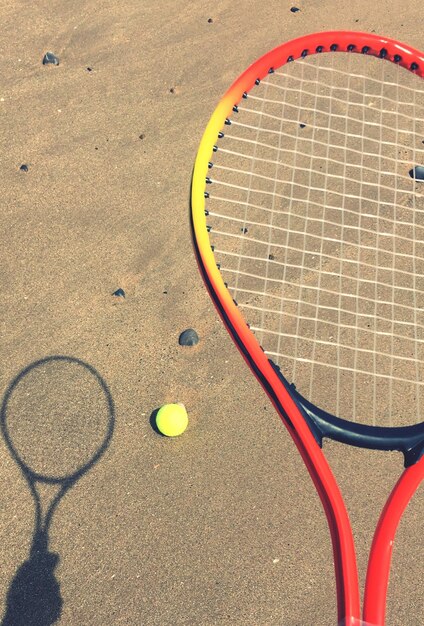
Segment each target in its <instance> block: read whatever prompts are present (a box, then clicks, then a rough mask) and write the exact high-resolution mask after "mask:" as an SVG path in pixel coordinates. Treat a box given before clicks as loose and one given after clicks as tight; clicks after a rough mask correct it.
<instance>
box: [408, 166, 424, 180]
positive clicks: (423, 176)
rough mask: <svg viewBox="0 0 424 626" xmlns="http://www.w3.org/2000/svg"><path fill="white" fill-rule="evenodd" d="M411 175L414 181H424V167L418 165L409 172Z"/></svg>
mask: <svg viewBox="0 0 424 626" xmlns="http://www.w3.org/2000/svg"><path fill="white" fill-rule="evenodd" d="M409 175H410V177H411V178H413V179H414V180H424V166H422V165H416V166H415V167H414V168H413V169H412V170H409Z"/></svg>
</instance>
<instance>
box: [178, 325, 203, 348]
mask: <svg viewBox="0 0 424 626" xmlns="http://www.w3.org/2000/svg"><path fill="white" fill-rule="evenodd" d="M178 343H179V344H180V346H195V345H196V344H198V343H199V335H198V334H197V333H196V331H195V330H194V329H193V328H187V330H184V331H183V332H182V333H181V335H180V338H179V339H178Z"/></svg>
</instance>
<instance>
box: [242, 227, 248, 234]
mask: <svg viewBox="0 0 424 626" xmlns="http://www.w3.org/2000/svg"><path fill="white" fill-rule="evenodd" d="M240 230H241V232H242V233H243V234H244V235H245V234H246V233H247V232H248V231H247V228H240Z"/></svg>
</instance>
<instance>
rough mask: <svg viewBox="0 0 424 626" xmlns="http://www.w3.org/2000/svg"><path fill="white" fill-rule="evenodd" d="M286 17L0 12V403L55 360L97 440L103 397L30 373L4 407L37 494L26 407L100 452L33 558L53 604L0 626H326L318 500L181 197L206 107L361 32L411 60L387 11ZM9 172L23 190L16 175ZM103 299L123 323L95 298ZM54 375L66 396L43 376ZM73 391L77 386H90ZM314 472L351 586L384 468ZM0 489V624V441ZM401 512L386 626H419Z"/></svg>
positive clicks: (400, 11) (17, 555) (419, 557)
mask: <svg viewBox="0 0 424 626" xmlns="http://www.w3.org/2000/svg"><path fill="white" fill-rule="evenodd" d="M291 6H292V4H291V3H290V2H286V1H285V0H278V1H276V0H269V1H268V2H258V1H256V2H255V1H253V0H249V1H244V2H239V3H233V2H230V1H229V0H219V1H218V2H214V3H206V2H199V1H197V2H196V1H194V2H185V3H181V2H176V1H175V0H157V1H156V2H153V1H149V0H143V1H142V2H140V1H135V0H123V1H122V2H120V3H117V2H115V3H112V2H109V1H105V2H100V3H98V2H93V1H92V0H87V1H86V2H82V1H81V0H75V1H74V2H65V1H64V0H55V1H51V2H45V1H44V0H40V1H39V2H36V3H22V2H19V1H17V0H16V1H8V0H3V2H2V3H1V5H0V18H1V24H2V36H1V38H0V48H1V75H2V79H1V86H0V115H1V118H0V137H1V153H2V157H1V170H0V171H1V175H0V188H1V198H2V202H1V205H2V207H1V212H0V222H1V226H0V228H1V233H2V243H1V248H0V264H1V272H0V285H1V296H2V312H1V314H0V324H1V326H0V328H1V343H0V357H1V363H2V367H1V370H0V389H1V393H2V394H4V393H6V391H7V389H8V386H9V385H10V383H11V381H12V380H13V379H14V377H15V376H17V375H18V374H19V373H20V372H22V371H23V370H24V369H25V368H26V367H27V366H29V365H30V364H31V363H33V362H34V361H36V360H38V359H43V358H46V357H48V356H49V355H50V356H51V355H67V356H69V357H73V358H77V359H81V360H82V361H83V362H84V363H86V364H88V365H89V366H90V367H92V368H94V369H95V372H98V373H99V374H100V376H101V377H102V380H103V381H104V383H105V385H107V388H108V389H109V391H110V394H111V397H112V398H113V403H114V414H113V416H114V418H115V419H114V422H113V423H112V421H111V416H112V412H111V405H108V404H107V402H106V400H105V398H107V390H105V389H106V388H105V387H102V383H101V381H100V383H99V379H96V378H95V374H93V371H90V370H88V369H87V368H86V367H85V366H83V365H80V366H79V368H80V369H78V368H77V369H75V368H74V369H72V367H71V365H72V363H71V362H69V361H59V360H54V361H50V362H49V363H48V364H46V367H45V368H44V369H43V368H32V369H31V370H30V371H29V372H27V373H26V374H25V376H23V377H22V378H21V379H20V381H19V382H18V383H17V384H16V386H15V387H14V392H15V393H14V395H13V394H12V396H11V401H10V403H11V404H10V406H12V408H13V410H15V412H16V415H19V411H21V412H23V413H25V416H27V417H28V415H34V416H35V417H36V418H37V419H36V420H35V421H34V422H32V424H34V423H36V424H38V425H39V426H40V429H37V428H34V429H33V432H31V427H30V426H28V423H27V425H26V430H25V429H24V431H23V434H22V437H23V438H24V435H25V434H26V437H27V445H28V450H29V452H28V454H29V457H28V458H30V460H31V462H39V464H40V467H41V469H40V470H39V471H40V472H43V470H44V468H43V463H48V461H50V460H51V458H52V452H51V451H50V452H49V454H50V456H49V455H48V458H47V459H46V450H47V448H46V446H45V441H46V440H45V431H44V430H43V427H44V426H45V422H44V417H45V415H46V411H48V409H47V408H46V407H50V409H52V407H54V406H55V405H56V404H57V402H59V400H58V398H59V397H60V402H61V406H62V408H63V410H67V409H68V408H69V407H77V408H78V410H79V413H80V414H81V413H82V414H85V412H86V414H87V415H94V414H96V415H98V412H97V409H96V408H95V407H97V406H99V407H101V409H102V410H103V415H104V422H103V423H100V422H101V420H100V421H99V429H100V430H101V429H102V428H103V430H101V433H100V435H99V433H97V434H96V433H94V435H95V437H94V439H95V446H94V448H93V449H94V452H95V451H96V449H98V448H99V447H100V446H101V442H102V441H103V440H104V438H107V437H108V436H111V439H110V441H109V442H108V443H109V444H110V445H109V446H108V449H107V450H106V451H105V453H104V454H103V456H101V458H99V460H98V462H97V463H95V464H93V467H91V469H90V471H87V472H86V473H84V475H83V476H81V477H80V480H79V481H78V482H76V483H75V484H74V485H69V486H70V489H69V491H68V493H67V494H66V496H65V497H64V498H62V499H61V501H60V502H59V503H58V506H57V508H56V510H55V511H54V515H53V516H52V520H51V525H50V528H49V531H50V532H49V539H50V544H49V547H50V550H51V551H53V552H55V553H57V554H58V555H59V562H58V566H57V569H56V570H55V574H56V579H57V581H58V582H59V583H60V591H58V589H57V587H55V583H54V579H52V578H51V577H50V578H47V582H46V584H45V589H47V588H48V589H50V591H49V593H50V602H51V611H50V616H47V617H46V616H44V617H43V618H40V619H39V621H35V618H34V615H36V609H34V611H33V613H32V615H33V617H32V618H29V617H28V618H26V619H25V620H21V621H19V620H18V618H17V617H16V616H17V614H18V613H17V610H15V612H14V613H13V611H12V613H13V614H14V616H15V617H14V618H10V620H9V622H7V623H8V624H9V625H10V624H15V625H17V624H24V623H25V624H26V625H27V626H31V625H33V626H35V624H42V625H43V626H46V625H47V624H51V623H54V622H55V620H56V618H57V615H58V614H59V613H61V615H60V619H59V621H57V622H55V623H60V624H61V625H63V626H71V625H72V626H83V625H84V626H100V625H102V626H115V625H124V624H125V625H130V626H138V625H146V626H167V625H171V624H172V625H181V626H182V625H199V626H200V625H202V626H212V625H226V626H227V625H228V626H229V625H232V626H244V625H246V626H255V625H257V626H265V625H267V626H277V625H290V626H324V625H331V624H333V625H334V624H335V622H336V618H335V599H334V598H335V588H334V577H333V565H332V555H331V546H330V541H329V534H328V531H327V527H326V522H325V518H324V516H323V513H322V510H321V505H320V503H319V500H318V497H317V496H316V494H315V491H314V488H313V486H312V483H311V481H310V479H309V476H308V475H307V473H306V471H305V469H304V467H303V465H302V462H301V461H300V459H299V457H298V454H297V452H296V450H295V448H294V446H293V444H292V442H291V440H290V438H289V437H288V435H287V433H286V432H285V430H284V427H283V426H282V424H281V423H280V421H279V419H278V418H277V416H276V415H275V412H274V410H273V408H272V407H271V406H270V404H269V402H268V400H267V398H266V397H265V394H264V393H263V391H262V390H261V388H260V387H259V385H258V384H256V383H254V382H253V379H252V377H251V375H250V373H249V372H248V370H247V368H246V366H245V365H244V363H243V362H242V359H241V357H240V355H239V353H238V351H237V350H236V348H235V347H234V346H233V345H232V343H231V340H230V339H229V337H228V336H227V334H226V331H225V329H224V328H223V326H222V324H221V322H220V321H219V319H218V317H217V315H216V312H215V310H214V308H213V306H212V304H211V303H210V301H209V297H208V295H207V293H206V291H205V289H204V287H203V284H202V281H201V278H200V275H199V273H198V270H197V266H196V262H195V258H194V254H193V251H192V244H191V235H190V227H189V205H188V197H189V186H190V176H191V169H192V166H193V161H194V157H195V154H196V149H197V146H198V142H199V140H200V137H201V134H202V132H203V128H204V126H205V124H206V122H207V120H208V118H209V115H210V114H211V112H212V110H213V108H214V106H215V105H216V103H217V102H218V101H219V99H220V97H221V95H222V94H223V93H224V91H225V90H226V88H227V87H228V86H229V84H230V83H231V82H232V80H233V79H234V78H236V77H237V75H238V74H239V73H240V72H241V71H242V70H243V69H244V68H245V67H246V66H247V65H248V64H249V63H250V62H252V61H253V60H254V59H256V58H257V57H258V56H260V55H261V54H263V53H264V52H266V51H267V50H268V49H270V48H272V47H274V46H276V45H277V44H279V43H281V42H282V41H285V40H288V39H291V38H293V37H295V36H298V35H301V34H304V33H307V32H312V31H317V30H327V29H351V30H353V29H360V30H365V31H374V30H375V31H376V32H380V33H382V34H386V35H389V36H393V37H397V38H399V39H400V40H404V41H406V42H408V43H410V44H411V45H414V46H416V47H418V48H419V47H422V38H421V35H422V28H421V26H422V20H421V17H420V16H421V12H420V7H419V6H418V4H417V3H416V1H415V0H414V1H412V0H407V1H405V2H403V3H402V5H399V4H398V3H396V10H395V9H394V6H395V5H394V4H393V3H392V2H389V1H378V2H374V3H369V2H364V1H363V0H362V1H359V0H353V1H351V2H337V1H335V0H321V1H320V2H313V1H312V0H311V1H308V0H302V1H301V2H299V3H298V5H297V6H299V7H300V9H301V10H300V11H299V12H297V13H292V12H290V7H291ZM209 18H212V22H210V21H208V20H209ZM47 50H51V51H52V52H54V53H55V54H57V55H58V57H59V58H60V65H59V66H58V67H53V66H47V67H43V65H42V64H41V59H42V57H43V55H44V53H45V52H46V51H47ZM88 68H90V70H88ZM24 163H25V164H27V165H28V168H29V169H28V172H26V173H24V172H22V171H20V170H19V168H20V165H21V164H24ZM118 288H121V289H124V290H125V293H126V297H125V299H123V298H116V297H114V296H112V295H111V294H112V292H114V291H115V290H116V289H118ZM187 327H194V328H195V329H196V330H197V331H198V333H199V335H200V338H201V340H200V343H199V345H198V346H197V347H195V348H181V347H180V346H179V345H178V336H179V333H180V332H181V331H182V330H184V329H185V328H187ZM66 364H67V365H68V366H69V371H66V367H65V369H64V370H62V374H63V377H64V378H65V379H66V380H67V384H65V382H66V381H65V382H63V380H62V381H61V374H60V371H61V370H60V367H59V366H60V365H65V366H66ZM55 365H57V368H59V369H58V372H56V374H54V372H53V370H55ZM74 365H75V367H76V364H75V363H74ZM71 370H72V372H71ZM46 372H47V374H48V372H50V373H51V377H50V378H49V379H48V380H49V384H47V383H46V378H45V377H46V376H47V374H46ZM87 376H88V378H89V377H90V376H94V380H95V383H93V384H92V385H91V386H90V383H89V382H87ZM43 377H44V378H43ZM69 377H70V380H71V381H72V384H70V383H69ZM52 381H53V382H52ZM99 384H100V386H99ZM96 385H97V386H96ZM9 390H10V387H9ZM17 390H19V393H18V391H17ZM83 392H84V393H83ZM84 394H85V395H84ZM102 394H103V395H102ZM105 394H106V395H105ZM12 400H13V402H12ZM172 400H175V401H181V402H184V403H185V404H186V406H187V408H188V410H189V413H190V418H191V421H190V427H189V429H188V431H187V433H186V434H185V435H184V436H183V437H181V438H180V439H178V440H169V439H165V438H162V437H160V436H159V435H158V434H157V433H156V432H155V431H154V430H153V429H152V427H151V424H150V416H151V413H152V412H153V411H154V410H155V409H156V408H157V407H158V406H160V405H161V404H163V403H164V402H166V401H172ZM96 403H100V404H98V405H97V404H96ZM93 407H94V408H93ZM100 412H101V411H100ZM112 426H113V429H112ZM108 429H109V430H108ZM91 435H93V433H84V436H83V437H82V439H80V440H79V442H78V436H81V433H77V432H75V433H74V432H73V431H72V429H71V428H70V429H69V431H68V432H67V435H66V436H67V439H66V441H65V442H64V441H63V439H62V440H60V437H59V439H58V440H57V442H56V443H57V445H62V446H63V448H64V454H63V456H62V457H61V459H62V460H63V463H64V466H66V471H67V472H68V473H69V472H70V471H71V470H70V469H69V468H68V466H67V461H68V460H69V462H71V461H72V462H76V460H75V459H74V458H73V457H72V454H71V457H72V458H70V459H69V458H68V456H67V454H68V453H69V454H70V452H69V451H70V450H73V451H74V452H75V449H76V450H78V451H81V454H82V455H83V456H84V455H86V457H84V458H85V461H84V462H86V461H87V459H88V458H89V456H90V453H89V450H88V448H87V446H85V445H83V443H84V442H85V441H86V439H85V438H86V437H89V436H91ZM96 437H97V439H96ZM28 440H29V444H28ZM19 445H20V446H24V441H23V440H22V441H21V442H20V444H19ZM96 446H97V448H96ZM86 448H87V449H86ZM19 449H20V450H23V447H22V448H19ZM34 450H38V453H37V452H34ZM326 452H327V454H328V457H329V459H330V462H331V464H332V466H333V467H334V470H335V473H336V476H337V477H338V479H339V482H340V484H341V487H342V490H343V493H344V494H345V497H346V500H347V502H348V508H349V512H350V514H351V517H352V522H353V525H354V528H355V536H356V540H357V547H358V556H359V564H360V573H361V579H362V581H363V575H364V568H365V564H366V557H367V551H368V548H369V543H370V537H371V534H372V532H373V529H374V526H375V523H376V520H377V517H378V515H379V511H380V508H381V506H382V505H383V503H384V501H385V498H386V496H387V494H388V491H389V489H390V488H391V486H392V484H393V482H394V480H395V479H396V478H397V475H398V473H399V471H400V469H401V459H400V457H399V456H398V455H397V454H395V455H385V454H381V453H368V452H365V451H359V450H353V449H348V450H346V449H345V448H343V447H341V446H337V445H336V444H334V445H333V444H326ZM31 454H32V455H33V456H31ZM43 455H44V456H43ZM87 455H88V456H87ZM53 456H54V455H53ZM45 471H46V472H47V465H46V469H45ZM52 471H53V473H55V475H59V474H61V472H62V473H66V471H65V469H64V468H58V467H55V468H54V470H52ZM0 484H1V496H0V533H1V541H0V598H1V602H2V605H3V606H2V607H0V612H1V611H2V610H4V609H5V607H6V598H9V603H10V602H11V599H12V600H13V597H14V596H13V589H14V583H13V581H14V580H15V584H16V575H17V572H18V568H20V567H21V565H22V563H23V562H24V561H25V560H26V559H27V558H28V551H29V549H30V545H31V540H32V536H33V518H34V500H33V498H32V497H31V493H30V490H29V489H28V484H27V482H26V481H25V478H24V476H23V473H22V471H21V470H20V469H19V467H18V465H17V464H16V462H15V461H14V460H13V459H12V457H11V455H10V453H9V450H8V449H7V446H6V444H5V443H4V440H3V439H1V440H0ZM53 489H54V487H53ZM44 491H47V490H46V489H44V488H42V492H43V495H42V497H43V498H44V497H45V496H46V495H47V497H50V498H51V495H49V494H45V493H44ZM422 495H423V494H422V491H421V492H420V493H419V494H418V495H417V496H416V497H415V499H414V501H413V502H412V504H411V506H410V508H409V509H408V512H407V515H406V516H405V519H404V520H403V522H402V524H401V527H400V530H399V534H398V538H397V543H396V546H395V551H394V561H393V574H392V578H391V584H390V591H389V593H390V601H389V607H388V624H389V625H390V626H395V625H396V626H419V625H420V624H422V621H423V619H422V616H423V614H424V600H423V595H422V589H423V568H422V563H423V561H424V547H423V542H422V533H423V524H422V518H423V514H424V503H423V498H422ZM19 572H20V574H18V576H19V575H21V576H23V575H25V568H24V570H22V568H21V569H20V570H19ZM22 572H24V573H22ZM40 593H41V595H42V593H43V592H42V591H40ZM46 593H47V592H46ZM59 598H61V602H59ZM27 600H28V603H31V601H32V602H33V601H34V592H32V595H31V594H30V598H29V599H27ZM10 610H11V609H10V608H9V617H10ZM8 619H9V618H8ZM37 619H38V618H37ZM4 621H5V624H6V620H4Z"/></svg>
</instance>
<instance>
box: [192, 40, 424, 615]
mask: <svg viewBox="0 0 424 626" xmlns="http://www.w3.org/2000/svg"><path fill="white" fill-rule="evenodd" d="M423 75H424V54H423V53H421V52H419V51H417V50H414V49H413V48H411V47H409V46H407V45H405V44H402V43H399V42H397V41H394V40H392V39H388V38H386V37H380V36H378V35H374V34H366V33H358V32H324V33H317V34H310V35H307V36H305V37H302V38H299V39H295V40H293V41H290V42H288V43H285V44H283V45H281V46H279V47H278V48H275V49H274V50H272V51H271V52H269V53H268V54H266V55H265V56H263V57H261V58H260V59H259V60H258V61H256V62H255V63H253V65H251V66H250V67H249V68H248V69H247V70H246V71H245V72H244V73H243V74H242V75H241V76H240V77H239V78H238V79H237V80H236V81H235V82H234V84H233V85H232V87H231V88H230V89H229V90H228V91H227V92H226V94H225V95H224V97H223V98H222V100H221V101H220V103H219V104H218V106H217V108H216V110H215V112H214V113H213V115H212V117H211V119H210V121H209V123H208V125H207V128H206V130H205V133H204V135H203V138H202V141H201V144H200V147H199V151H198V154H197V158H196V161H195V166H194V172H193V178H192V193H191V205H192V226H193V233H194V243H195V249H196V253H197V258H198V262H199V266H200V269H201V272H202V275H203V278H204V280H205V282H206V285H207V287H208V290H209V292H210V295H211V297H212V299H213V301H214V303H215V305H216V307H217V309H218V311H219V313H220V315H221V317H222V319H223V321H224V322H225V325H226V327H227V329H228V331H229V333H230V335H231V337H232V338H233V340H234V342H235V343H236V345H237V346H238V348H239V349H240V351H241V353H242V355H243V356H244V358H245V360H246V361H247V363H248V364H249V366H250V368H251V369H252V371H253V373H254V374H255V375H256V377H257V378H258V379H259V381H260V382H261V383H262V386H263V387H264V389H265V391H266V392H267V394H268V395H269V397H270V399H271V401H272V402H273V404H274V405H275V407H276V409H277V411H278V413H279V415H280V417H281V419H282V420H283V422H284V424H285V425H286V427H287V429H288V431H289V433H290V435H291V436H292V438H293V440H294V442H295V444H296V446H297V448H298V450H299V452H300V454H301V455H302V458H303V460H304V462H305V464H306V466H307V468H308V470H309V473H310V475H311V477H312V480H313V482H314V484H315V486H316V489H317V491H318V494H319V496H320V498H321V501H322V505H323V507H324V510H325V513H326V515H327V519H328V524H329V528H330V531H331V538H332V544H333V554H334V563H335V575H336V586H337V598H338V622H339V624H343V625H346V626H352V625H354V624H355V625H359V624H364V623H367V624H372V625H375V626H382V625H383V624H384V622H385V606H386V595H387V585H388V579H389V568H390V561H391V554H392V545H393V540H394V537H395V533H396V529H397V526H398V524H399V521H400V519H401V516H402V514H403V512H404V510H405V508H406V507H407V505H408V503H409V501H410V499H411V497H412V496H413V494H414V492H415V491H416V489H417V487H418V486H419V484H420V483H421V480H422V479H423V477H424V458H423V450H424V424H423V422H422V415H421V414H422V410H423V407H424V404H423V402H424V393H423V392H424V387H423V385H424V363H423V361H424V237H423V235H424V199H423V195H422V192H423V191H424V188H422V187H421V186H420V185H422V184H423V183H421V182H420V179H421V178H422V172H423V169H422V166H423V165H424V150H423V148H424V146H423V140H424V98H423V83H422V76H423ZM324 438H331V439H333V440H337V441H339V442H342V443H346V444H351V445H354V446H360V447H364V448H371V449H378V450H398V451H400V452H402V453H403V456H404V464H405V469H404V471H403V473H402V474H401V476H400V478H399V481H398V482H397V484H396V485H395V486H394V488H393V491H392V493H391V495H390V497H389V499H388V500H387V503H386V505H385V507H384V510H383V512H382V513H381V517H380V519H379V522H378V525H377V529H376V531H375V535H374V539H373V543H372V547H371V552H370V558H369V563H368V570H367V577H366V588H365V594H364V608H363V614H362V619H363V620H364V621H361V613H360V599H359V589H358V587H359V585H358V574H357V566H356V557H355V547H354V541H353V535H352V530H351V526H350V522H349V518H348V514H347V511H346V507H345V505H344V502H343V499H342V496H341V493H340V491H339V488H338V485H337V483H336V481H335V478H334V477H333V474H332V472H331V469H330V467H329V465H328V462H327V460H326V458H325V456H324V454H323V452H322V450H321V447H322V441H323V439H324Z"/></svg>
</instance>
